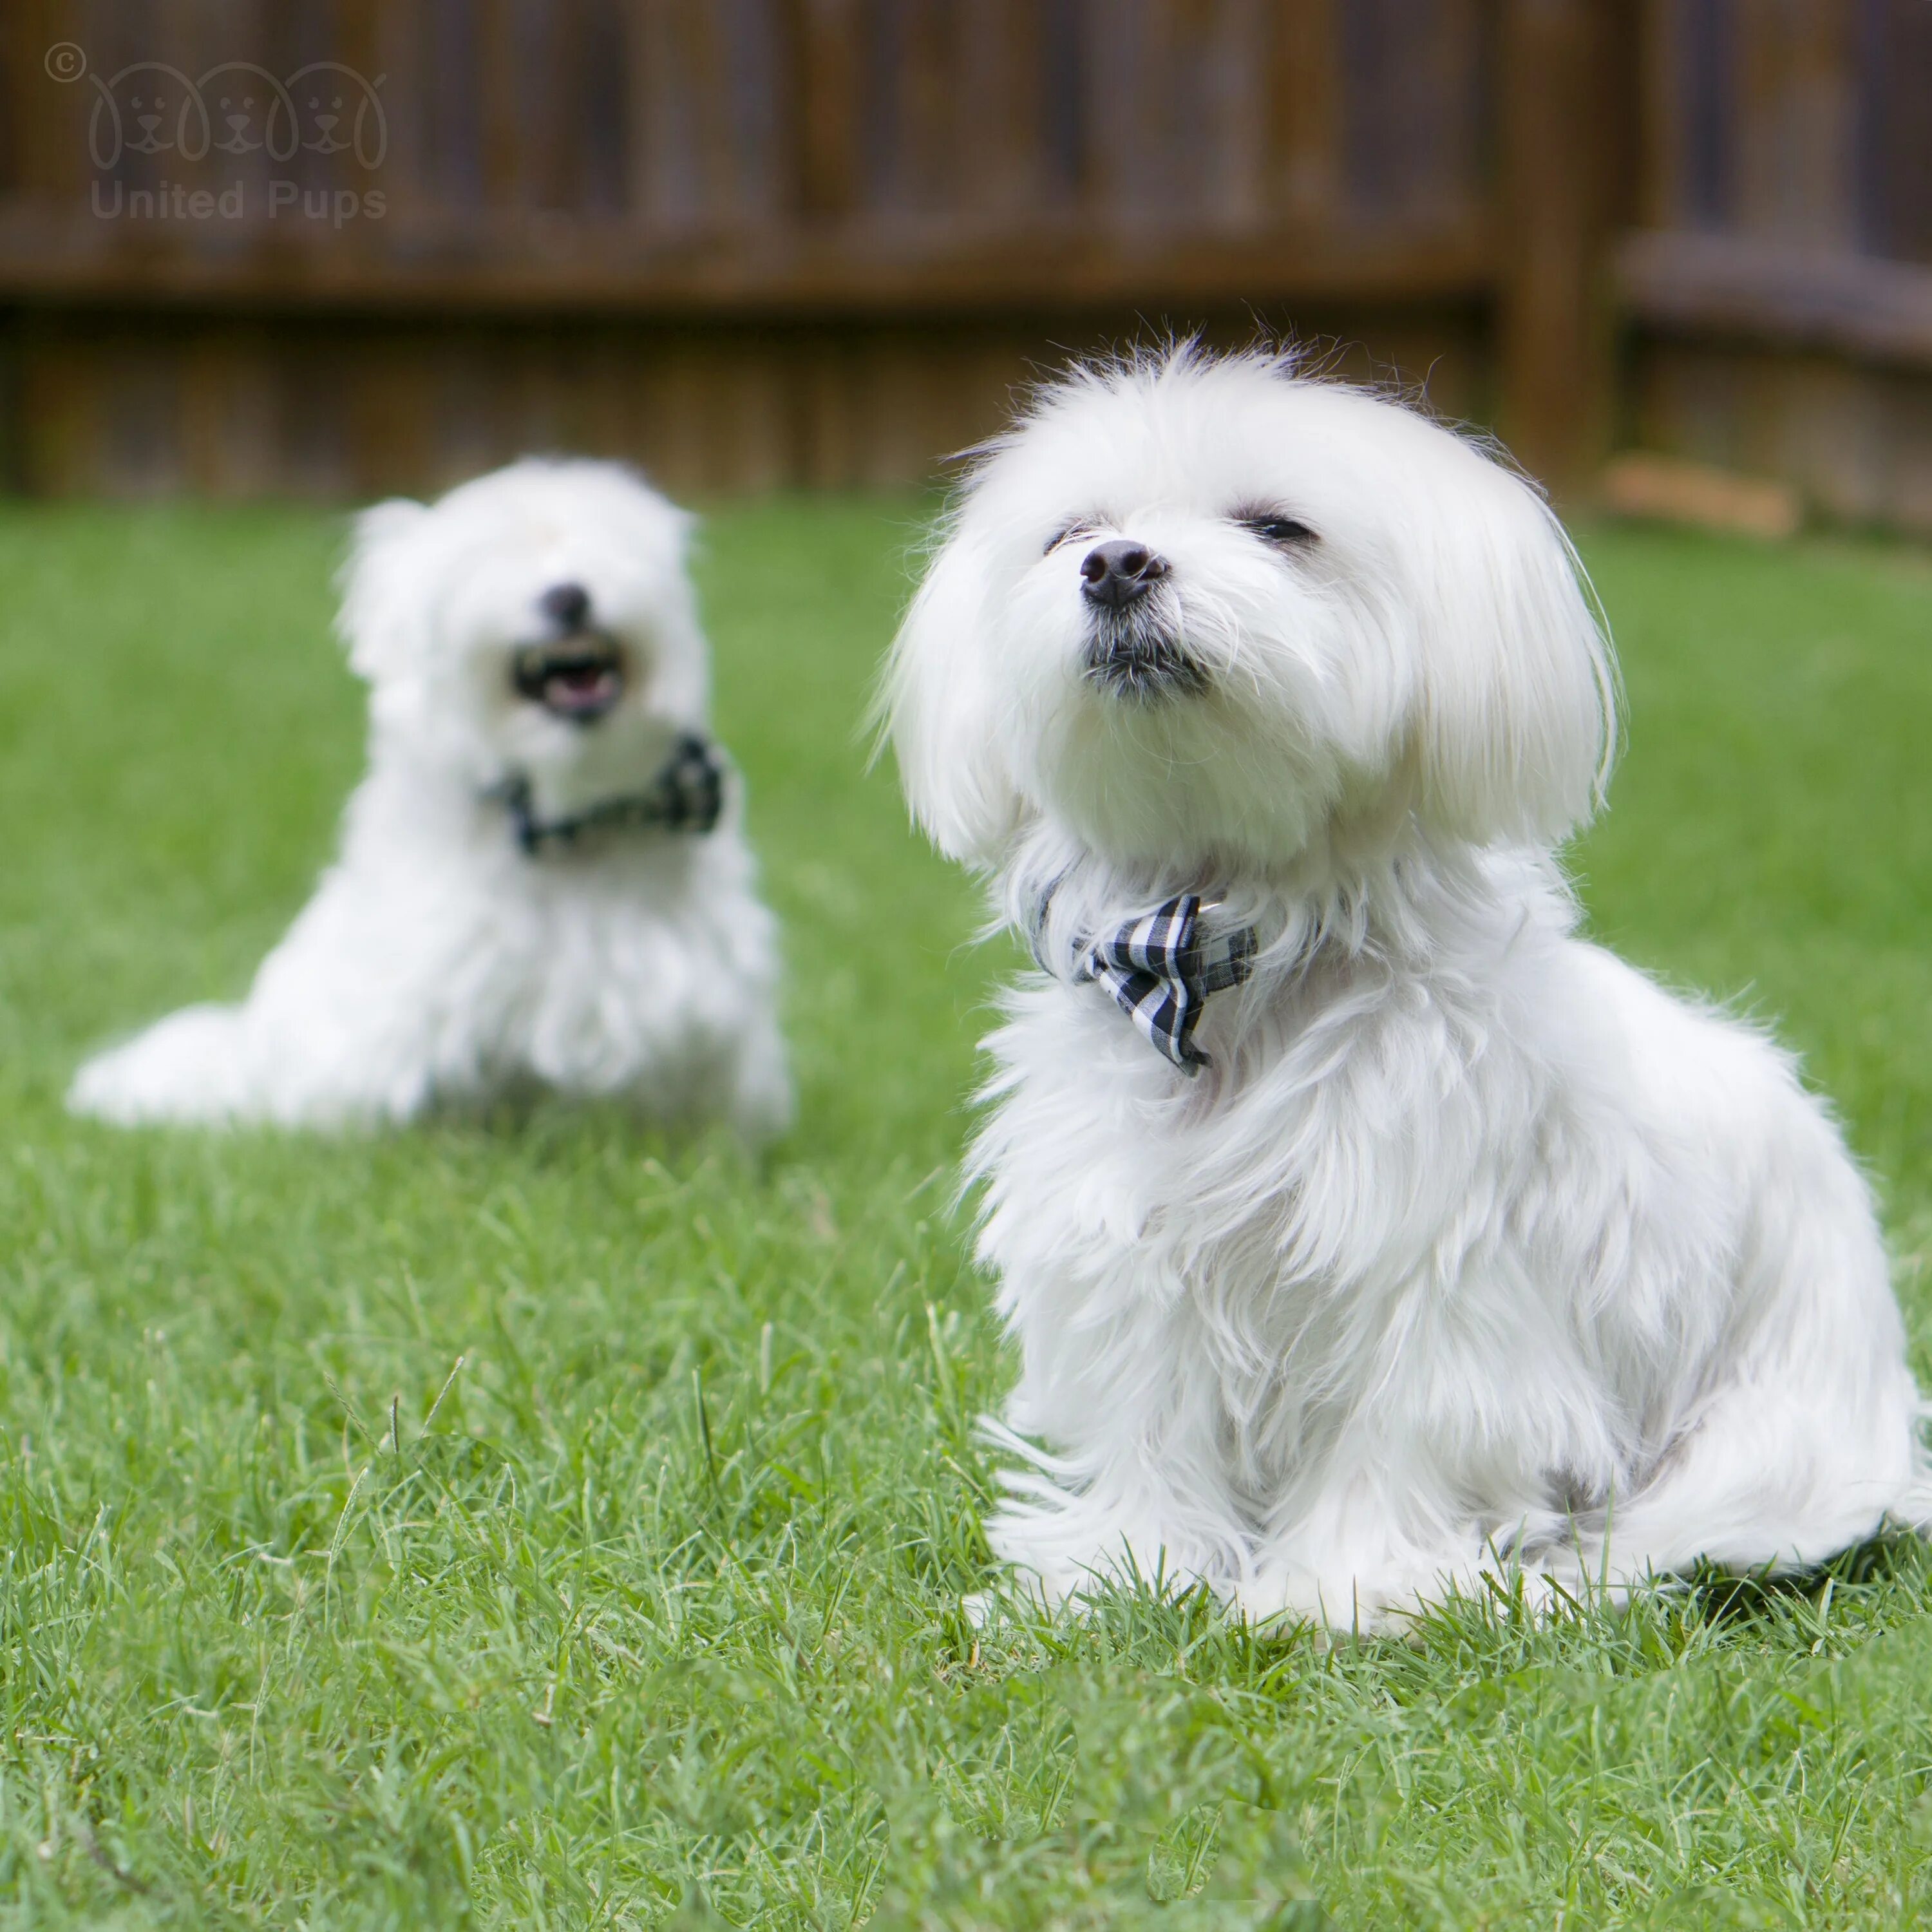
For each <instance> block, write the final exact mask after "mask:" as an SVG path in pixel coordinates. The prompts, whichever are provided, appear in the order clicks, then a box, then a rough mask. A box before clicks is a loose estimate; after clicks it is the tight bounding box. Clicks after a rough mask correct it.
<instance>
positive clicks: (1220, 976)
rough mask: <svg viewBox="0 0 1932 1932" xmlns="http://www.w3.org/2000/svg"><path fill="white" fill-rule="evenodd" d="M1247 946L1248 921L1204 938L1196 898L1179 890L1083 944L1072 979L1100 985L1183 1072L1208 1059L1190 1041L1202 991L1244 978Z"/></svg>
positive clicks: (1251, 935)
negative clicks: (1162, 902) (1103, 936)
mask: <svg viewBox="0 0 1932 1932" xmlns="http://www.w3.org/2000/svg"><path fill="white" fill-rule="evenodd" d="M1255 944H1256V942H1255V932H1254V929H1253V927H1252V926H1241V927H1238V928H1236V929H1234V930H1233V931H1232V932H1224V933H1221V934H1220V935H1217V936H1215V937H1214V938H1206V937H1205V936H1204V935H1203V933H1202V926H1201V898H1200V895H1199V893H1196V892H1183V893H1182V894H1181V896H1180V897H1179V898H1172V899H1169V901H1167V903H1166V904H1165V905H1163V906H1160V907H1156V909H1155V910H1154V911H1152V912H1150V913H1142V914H1141V915H1140V916H1139V918H1137V919H1130V920H1128V921H1127V923H1126V924H1125V925H1124V926H1121V927H1120V928H1119V929H1118V930H1117V931H1116V932H1115V933H1114V934H1113V935H1112V936H1111V937H1110V938H1106V939H1101V940H1097V941H1088V942H1087V943H1086V944H1085V946H1084V947H1082V950H1081V951H1080V953H1079V957H1078V959H1077V960H1076V963H1075V967H1074V977H1075V978H1076V980H1095V981H1097V982H1098V983H1099V984H1100V985H1101V986H1104V987H1105V988H1106V989H1107V991H1108V992H1109V993H1111V994H1112V995H1113V996H1114V999H1115V1003H1116V1004H1118V1006H1119V1007H1120V1009H1121V1011H1122V1012H1123V1013H1125V1014H1126V1015H1127V1017H1128V1019H1130V1020H1132V1021H1133V1023H1134V1025H1135V1026H1136V1028H1139V1031H1140V1033H1141V1034H1142V1037H1143V1038H1144V1039H1145V1040H1146V1041H1147V1043H1148V1045H1149V1046H1151V1047H1153V1048H1154V1050H1155V1051H1156V1052H1157V1053H1159V1054H1160V1055H1162V1056H1163V1058H1166V1059H1167V1060H1169V1061H1172V1062H1173V1063H1174V1064H1175V1066H1176V1067H1179V1068H1180V1069H1181V1071H1182V1072H1183V1073H1198V1072H1199V1070H1201V1069H1202V1067H1205V1066H1206V1065H1207V1064H1208V1056H1207V1055H1205V1053H1203V1052H1202V1051H1201V1049H1199V1047H1197V1046H1196V1045H1195V1044H1194V1029H1195V1028H1196V1026H1197V1025H1199V1024H1200V1020H1201V1013H1202V1009H1203V1007H1205V1006H1206V1005H1207V1004H1208V998H1209V995H1211V994H1214V993H1218V992H1222V991H1223V989H1226V988H1227V987H1229V986H1239V985H1240V984H1241V982H1242V981H1243V980H1245V979H1246V978H1247V977H1248V972H1249V969H1250V965H1251V963H1252V962H1253V958H1254V954H1255Z"/></svg>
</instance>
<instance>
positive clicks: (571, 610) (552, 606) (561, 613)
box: [537, 583, 590, 631]
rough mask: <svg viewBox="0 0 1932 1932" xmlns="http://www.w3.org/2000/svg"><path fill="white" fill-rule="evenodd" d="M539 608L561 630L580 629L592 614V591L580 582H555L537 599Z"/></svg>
mask: <svg viewBox="0 0 1932 1932" xmlns="http://www.w3.org/2000/svg"><path fill="white" fill-rule="evenodd" d="M537 608H538V610H541V612H542V613H544V616H546V617H547V618H548V619H550V622H552V623H553V624H554V625H556V627H557V628H558V629H559V631H580V630H582V629H583V620H584V619H585V618H586V617H587V616H589V614H590V593H589V591H587V590H586V589H584V587H583V585H582V584H580V583H553V584H552V585H551V586H550V588H549V589H547V590H546V591H545V592H544V594H543V595H541V597H539V598H538V599H537Z"/></svg>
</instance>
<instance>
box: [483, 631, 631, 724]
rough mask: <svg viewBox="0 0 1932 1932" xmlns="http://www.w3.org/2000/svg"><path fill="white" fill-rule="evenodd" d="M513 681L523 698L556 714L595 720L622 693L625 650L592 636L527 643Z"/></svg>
mask: <svg viewBox="0 0 1932 1932" xmlns="http://www.w3.org/2000/svg"><path fill="white" fill-rule="evenodd" d="M511 682H513V683H514V685H515V686H516V688H517V694H518V695H519V696H520V697H526V698H528V699H529V700H530V701H531V703H533V704H541V706H543V708H544V709H545V710H546V711H547V712H549V713H550V715H551V716H552V717H553V718H564V719H565V720H566V721H568V722H569V723H571V724H595V723H596V722H597V721H598V719H599V718H602V717H604V716H605V715H607V714H608V713H609V712H610V711H611V710H612V709H614V708H615V706H616V703H617V701H618V700H619V698H621V697H622V696H623V694H624V654H623V652H622V651H620V650H619V649H618V648H617V646H616V645H615V644H614V643H612V642H611V641H610V639H609V638H607V637H599V636H597V635H595V634H583V635H581V636H577V637H566V638H564V639H562V640H560V641H559V642H558V643H553V644H526V645H525V646H524V647H523V649H521V650H520V651H519V652H517V654H516V656H515V657H514V658H513V659H512V660H511Z"/></svg>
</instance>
